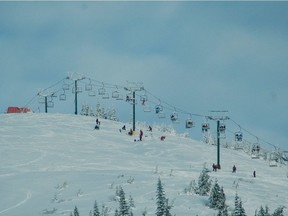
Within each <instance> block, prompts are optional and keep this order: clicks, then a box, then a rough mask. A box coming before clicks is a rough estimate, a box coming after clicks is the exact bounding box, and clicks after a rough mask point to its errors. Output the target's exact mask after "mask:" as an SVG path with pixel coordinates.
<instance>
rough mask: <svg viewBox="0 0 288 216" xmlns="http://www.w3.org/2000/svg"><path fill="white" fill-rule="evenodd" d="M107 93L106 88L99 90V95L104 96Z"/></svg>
mask: <svg viewBox="0 0 288 216" xmlns="http://www.w3.org/2000/svg"><path fill="white" fill-rule="evenodd" d="M105 92H106V90H105V88H99V89H98V95H104V94H105Z"/></svg>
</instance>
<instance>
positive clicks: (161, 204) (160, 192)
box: [156, 178, 166, 216]
mask: <svg viewBox="0 0 288 216" xmlns="http://www.w3.org/2000/svg"><path fill="white" fill-rule="evenodd" d="M156 199H157V202H156V204H157V209H156V215H157V216H164V215H165V205H166V197H165V191H164V188H163V185H162V183H161V179H160V178H159V179H158V183H157V191H156Z"/></svg>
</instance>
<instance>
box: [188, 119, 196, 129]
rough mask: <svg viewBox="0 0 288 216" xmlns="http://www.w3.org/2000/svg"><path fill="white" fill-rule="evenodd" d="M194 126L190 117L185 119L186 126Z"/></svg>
mask: <svg viewBox="0 0 288 216" xmlns="http://www.w3.org/2000/svg"><path fill="white" fill-rule="evenodd" d="M192 127H194V124H193V121H192V119H191V118H189V119H187V120H186V128H192Z"/></svg>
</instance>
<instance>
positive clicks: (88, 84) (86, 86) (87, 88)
mask: <svg viewBox="0 0 288 216" xmlns="http://www.w3.org/2000/svg"><path fill="white" fill-rule="evenodd" d="M85 91H92V84H91V83H87V84H86V85H85Z"/></svg>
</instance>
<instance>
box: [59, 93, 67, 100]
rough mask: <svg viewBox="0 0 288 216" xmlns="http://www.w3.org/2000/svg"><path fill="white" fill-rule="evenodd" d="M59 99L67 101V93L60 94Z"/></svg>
mask: <svg viewBox="0 0 288 216" xmlns="http://www.w3.org/2000/svg"><path fill="white" fill-rule="evenodd" d="M59 100H60V101H65V100H66V94H65V93H62V94H60V95H59Z"/></svg>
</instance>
